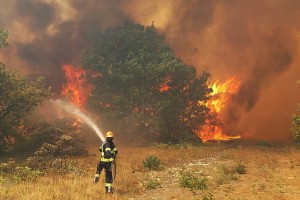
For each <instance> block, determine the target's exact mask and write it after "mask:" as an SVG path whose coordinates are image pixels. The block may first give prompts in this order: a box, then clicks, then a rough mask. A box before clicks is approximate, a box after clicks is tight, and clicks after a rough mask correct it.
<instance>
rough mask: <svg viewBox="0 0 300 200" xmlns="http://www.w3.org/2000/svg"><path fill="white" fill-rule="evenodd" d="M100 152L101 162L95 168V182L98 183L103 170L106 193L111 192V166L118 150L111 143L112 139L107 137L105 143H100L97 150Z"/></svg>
mask: <svg viewBox="0 0 300 200" xmlns="http://www.w3.org/2000/svg"><path fill="white" fill-rule="evenodd" d="M99 151H100V152H101V160H100V162H99V164H98V166H97V171H96V174H95V182H96V183H97V182H98V181H99V177H100V173H101V171H102V170H103V169H105V190H106V192H109V193H111V192H112V182H113V177H112V169H111V165H112V163H113V162H114V161H115V158H116V155H117V153H118V150H117V148H116V146H115V144H114V142H113V137H107V139H106V141H105V142H103V143H102V145H101V146H100V148H99Z"/></svg>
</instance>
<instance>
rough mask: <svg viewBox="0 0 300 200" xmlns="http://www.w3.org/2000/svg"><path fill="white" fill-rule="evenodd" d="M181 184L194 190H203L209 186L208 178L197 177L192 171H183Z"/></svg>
mask: <svg viewBox="0 0 300 200" xmlns="http://www.w3.org/2000/svg"><path fill="white" fill-rule="evenodd" d="M180 186H181V187H186V188H190V189H192V190H199V189H200V190H203V189H206V188H207V179H206V178H205V177H196V176H194V175H193V174H192V173H191V172H183V173H181V176H180Z"/></svg>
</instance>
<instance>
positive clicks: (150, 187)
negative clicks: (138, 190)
mask: <svg viewBox="0 0 300 200" xmlns="http://www.w3.org/2000/svg"><path fill="white" fill-rule="evenodd" d="M159 186H160V183H159V182H158V181H157V180H153V179H150V180H149V181H147V183H146V189H147V190H153V189H156V188H157V187H159Z"/></svg>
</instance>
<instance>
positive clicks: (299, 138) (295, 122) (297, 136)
mask: <svg viewBox="0 0 300 200" xmlns="http://www.w3.org/2000/svg"><path fill="white" fill-rule="evenodd" d="M291 132H292V136H293V140H294V141H295V142H296V143H298V144H300V105H298V110H297V113H296V114H294V115H293V116H292V128H291Z"/></svg>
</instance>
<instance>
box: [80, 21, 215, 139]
mask: <svg viewBox="0 0 300 200" xmlns="http://www.w3.org/2000/svg"><path fill="white" fill-rule="evenodd" d="M84 67H85V69H86V70H87V76H88V78H89V80H90V81H91V82H92V83H93V85H94V90H93V92H92V94H91V96H90V99H89V104H90V106H91V108H93V109H95V110H96V111H97V112H98V113H99V114H100V115H101V118H102V122H103V123H102V124H105V126H106V127H105V128H106V129H112V130H117V129H118V128H119V129H120V130H121V131H122V132H123V133H124V132H142V133H144V135H146V136H149V137H151V138H155V139H158V140H160V141H164V142H167V141H172V142H180V141H183V140H186V139H188V138H194V136H195V134H194V133H195V131H196V130H198V129H199V127H200V126H201V125H203V124H204V123H205V119H206V117H207V115H208V114H209V110H208V108H206V107H205V106H204V105H203V104H199V101H206V100H208V98H209V97H208V96H209V95H208V94H209V93H210V92H211V89H210V88H208V86H207V80H208V78H209V74H208V73H206V72H203V73H202V74H201V75H200V76H197V72H196V69H195V67H193V66H188V65H185V64H184V63H183V62H182V61H181V60H180V59H177V58H176V57H175V55H174V53H173V52H172V50H171V48H170V47H169V46H168V45H166V44H165V43H164V42H163V38H162V37H161V36H160V35H159V34H158V32H157V31H156V30H155V27H154V26H147V27H144V26H142V25H139V24H135V23H133V22H126V23H125V24H124V25H123V26H118V27H114V28H109V29H107V30H106V31H104V32H103V33H101V34H99V35H98V36H97V38H96V39H95V41H94V47H93V48H92V49H90V50H88V51H86V52H85V53H84ZM153 136H155V137H153Z"/></svg>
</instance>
